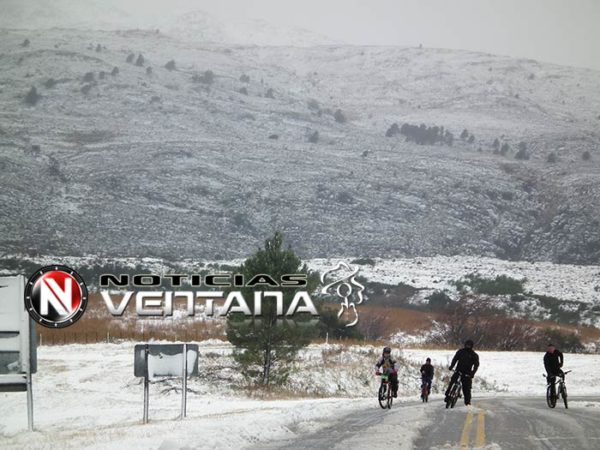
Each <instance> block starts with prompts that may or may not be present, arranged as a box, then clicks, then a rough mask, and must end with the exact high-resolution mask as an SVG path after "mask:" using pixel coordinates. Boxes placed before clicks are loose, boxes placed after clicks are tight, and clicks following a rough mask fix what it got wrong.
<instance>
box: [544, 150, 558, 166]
mask: <svg viewBox="0 0 600 450" xmlns="http://www.w3.org/2000/svg"><path fill="white" fill-rule="evenodd" d="M546 161H547V162H549V163H550V164H554V163H555V162H556V161H558V158H557V156H556V153H554V152H550V153H549V154H548V157H547V158H546Z"/></svg>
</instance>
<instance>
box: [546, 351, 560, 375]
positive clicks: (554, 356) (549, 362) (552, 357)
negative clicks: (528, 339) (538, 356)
mask: <svg viewBox="0 0 600 450" xmlns="http://www.w3.org/2000/svg"><path fill="white" fill-rule="evenodd" d="M562 366H563V354H562V353H561V352H560V351H559V350H558V349H555V350H554V353H548V352H546V354H545V355H544V367H545V368H546V372H547V373H548V374H550V375H557V374H559V373H560V368H561V367H562Z"/></svg>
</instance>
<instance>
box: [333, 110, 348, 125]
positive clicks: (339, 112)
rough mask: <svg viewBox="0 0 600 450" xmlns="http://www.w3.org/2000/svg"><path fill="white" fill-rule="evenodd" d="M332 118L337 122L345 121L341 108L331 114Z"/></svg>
mask: <svg viewBox="0 0 600 450" xmlns="http://www.w3.org/2000/svg"><path fill="white" fill-rule="evenodd" d="M333 118H334V119H335V121H336V122H337V123H346V116H345V115H344V113H343V112H342V110H341V109H338V110H336V111H335V113H334V114H333Z"/></svg>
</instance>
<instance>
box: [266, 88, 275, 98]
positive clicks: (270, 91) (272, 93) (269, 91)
mask: <svg viewBox="0 0 600 450" xmlns="http://www.w3.org/2000/svg"><path fill="white" fill-rule="evenodd" d="M265 98H275V91H274V90H273V88H269V89H267V92H265Z"/></svg>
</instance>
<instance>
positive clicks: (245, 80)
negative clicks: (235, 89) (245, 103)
mask: <svg viewBox="0 0 600 450" xmlns="http://www.w3.org/2000/svg"><path fill="white" fill-rule="evenodd" d="M240 81H241V82H242V83H250V77H249V76H248V75H246V74H242V76H240Z"/></svg>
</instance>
